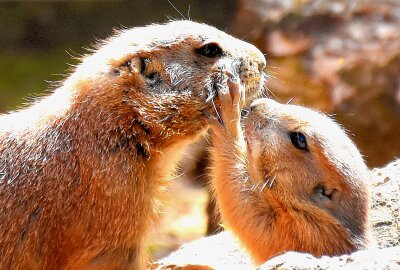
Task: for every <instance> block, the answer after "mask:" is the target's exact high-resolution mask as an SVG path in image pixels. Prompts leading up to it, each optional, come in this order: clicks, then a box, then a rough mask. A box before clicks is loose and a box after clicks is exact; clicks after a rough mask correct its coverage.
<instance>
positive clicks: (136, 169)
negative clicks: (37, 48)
mask: <svg viewBox="0 0 400 270" xmlns="http://www.w3.org/2000/svg"><path fill="white" fill-rule="evenodd" d="M207 42H215V43H217V44H219V46H220V47H221V48H222V49H223V51H224V55H222V56H220V57H217V58H207V57H204V56H201V55H198V54H197V53H196V52H195V49H196V48H199V47H200V46H202V45H203V44H206V43H207ZM264 67H265V58H264V56H263V55H262V54H261V52H260V51H258V50H257V49H256V48H255V47H254V46H252V45H250V44H247V43H245V42H242V41H239V40H237V39H235V38H233V37H231V36H229V35H227V34H225V33H223V32H221V31H218V30H217V29H215V28H213V27H210V26H207V25H204V24H198V23H194V22H190V21H174V22H169V23H167V24H164V25H150V26H147V27H140V28H133V29H127V30H123V31H120V32H119V33H117V34H116V35H115V36H113V37H111V38H109V39H108V40H106V41H104V42H103V43H102V44H100V45H99V46H98V48H97V49H96V50H94V51H93V54H91V55H88V56H86V57H84V58H83V59H82V63H81V64H79V65H78V66H77V67H76V69H75V71H74V72H73V73H72V74H71V75H70V76H69V77H68V78H67V79H66V80H65V81H64V82H63V83H62V84H61V85H60V87H59V88H57V89H55V90H54V91H53V93H52V94H50V95H49V96H47V97H44V98H41V99H40V100H37V102H36V103H34V104H32V105H31V106H29V107H27V108H25V109H22V110H19V111H16V112H11V113H9V114H5V115H2V116H0V268H1V269H144V268H145V263H146V261H147V255H146V253H147V252H146V251H145V250H146V245H145V243H146V236H147V234H148V231H149V228H150V227H151V225H152V223H154V222H155V220H156V217H157V214H158V212H159V211H160V207H162V200H163V199H162V192H163V191H164V190H165V189H166V184H167V180H168V178H169V177H170V175H171V173H173V171H174V169H175V165H176V163H177V162H178V160H179V158H180V156H181V152H182V151H183V149H184V147H185V146H186V145H187V144H188V143H189V142H191V141H193V140H194V139H195V138H196V137H197V136H199V135H200V134H201V133H202V132H203V131H204V130H205V129H206V128H207V123H206V118H207V116H208V115H210V114H212V113H213V112H214V107H213V106H212V102H213V100H214V96H215V89H214V82H215V80H216V79H217V78H218V77H219V76H220V74H221V71H222V70H224V69H225V70H229V71H230V72H231V73H234V74H237V75H238V76H240V78H241V80H242V82H243V83H246V84H247V85H248V88H247V91H248V92H249V93H252V94H254V93H256V92H258V91H260V90H262V88H263V80H264V79H263V78H264V75H263V74H264V73H263V71H262V69H263V68H264ZM21 79H23V78H21ZM10 91H11V90H10Z"/></svg>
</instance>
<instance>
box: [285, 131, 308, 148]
mask: <svg viewBox="0 0 400 270" xmlns="http://www.w3.org/2000/svg"><path fill="white" fill-rule="evenodd" d="M289 136H290V141H291V142H292V144H293V145H294V147H296V148H297V149H300V150H304V151H308V148H307V140H306V136H304V135H303V133H300V132H290V134H289Z"/></svg>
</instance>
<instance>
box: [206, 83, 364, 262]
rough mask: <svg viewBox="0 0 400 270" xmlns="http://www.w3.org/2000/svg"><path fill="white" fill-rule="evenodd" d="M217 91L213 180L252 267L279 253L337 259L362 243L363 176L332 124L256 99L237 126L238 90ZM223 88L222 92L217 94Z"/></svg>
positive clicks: (321, 117) (224, 213) (357, 159)
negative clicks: (218, 98) (324, 256)
mask: <svg viewBox="0 0 400 270" xmlns="http://www.w3.org/2000/svg"><path fill="white" fill-rule="evenodd" d="M227 85H228V88H227V89H226V90H224V91H220V92H219V93H218V95H219V97H220V102H221V117H222V122H223V123H224V125H223V126H222V125H220V124H219V122H218V121H212V129H213V149H212V152H211V153H212V159H213V165H212V177H213V186H214V188H215V193H216V198H217V203H218V206H219V210H220V213H221V216H222V220H223V222H224V223H226V225H227V227H228V228H230V229H231V230H232V231H233V232H234V233H235V234H236V235H237V236H238V238H239V240H240V241H241V242H242V243H243V245H244V246H245V247H246V248H247V249H248V251H249V252H250V253H251V255H252V256H253V258H254V260H255V262H256V263H262V262H264V261H266V260H268V259H270V258H271V257H274V256H276V255H279V254H280V253H283V252H285V251H290V250H292V251H299V252H306V253H311V254H313V255H315V256H322V255H331V256H333V255H340V254H345V253H350V252H352V251H355V250H358V249H362V248H364V247H365V246H366V245H367V236H366V235H367V228H366V227H367V211H368V188H367V182H368V178H369V171H368V169H367V167H366V165H365V163H364V161H363V159H362V156H361V154H360V153H359V151H358V149H357V148H356V147H355V145H354V144H353V143H352V142H351V140H350V139H349V138H348V137H347V136H346V134H345V132H344V131H343V130H342V129H341V128H340V127H339V125H337V124H336V123H335V122H334V121H333V120H332V119H329V118H328V117H326V116H324V115H323V114H321V113H318V112H315V111H313V110H310V109H307V108H304V107H300V106H295V105H284V104H280V103H278V102H275V101H273V100H271V99H258V100H256V101H254V102H253V103H252V105H251V107H250V108H251V109H250V111H249V114H248V115H247V116H245V117H244V119H243V124H244V131H243V130H242V127H241V123H240V115H241V110H240V109H241V106H242V105H241V104H242V103H243V102H242V101H241V99H243V96H244V91H243V89H242V87H241V85H240V83H238V82H234V81H233V79H229V80H228V81H227ZM221 89H223V88H221Z"/></svg>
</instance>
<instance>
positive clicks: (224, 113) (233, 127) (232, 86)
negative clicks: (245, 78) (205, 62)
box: [217, 71, 245, 137]
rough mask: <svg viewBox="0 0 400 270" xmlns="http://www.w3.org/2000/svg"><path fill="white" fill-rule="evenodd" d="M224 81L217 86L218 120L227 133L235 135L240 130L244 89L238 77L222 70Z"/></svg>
mask: <svg viewBox="0 0 400 270" xmlns="http://www.w3.org/2000/svg"><path fill="white" fill-rule="evenodd" d="M224 76H225V79H224V83H223V84H220V85H219V86H220V87H218V88H217V95H218V98H219V101H220V110H219V111H220V114H219V117H220V121H221V122H222V123H223V126H224V127H225V130H226V132H227V133H228V134H229V135H232V136H234V137H237V136H238V135H239V133H240V132H241V128H240V117H241V110H242V108H243V106H244V103H245V89H244V86H243V85H241V84H240V79H239V78H238V77H236V76H234V75H233V74H231V73H230V72H228V71H224Z"/></svg>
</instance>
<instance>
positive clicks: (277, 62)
mask: <svg viewBox="0 0 400 270" xmlns="http://www.w3.org/2000/svg"><path fill="white" fill-rule="evenodd" d="M235 29H236V35H237V36H238V37H243V38H245V39H246V40H248V41H251V42H253V43H254V44H256V45H257V46H258V47H259V48H260V49H261V50H262V51H263V52H265V53H266V55H267V59H268V61H269V73H270V75H271V78H270V80H269V85H268V86H269V89H270V90H271V92H272V94H271V96H272V97H276V98H278V99H281V100H282V101H284V102H285V101H287V100H288V99H292V98H293V102H295V103H300V104H305V105H309V106H312V107H315V108H318V109H320V110H322V111H325V112H328V113H333V114H335V115H336V118H337V119H338V120H339V122H341V123H343V124H344V126H345V127H346V128H348V129H349V130H350V132H351V133H353V134H354V135H355V137H354V139H355V141H356V143H357V145H358V146H359V147H360V149H361V151H362V152H363V153H364V154H365V155H366V160H367V162H368V164H369V165H370V166H371V167H376V166H382V165H383V164H386V163H387V162H389V161H390V160H393V158H394V157H396V156H398V155H399V154H400V140H399V139H398V137H397V134H399V132H400V77H399V74H400V31H399V29H400V1H397V0H380V1H374V0H364V1H352V0H332V1H325V0H305V1H294V0H241V1H239V8H238V15H237V17H236V24H235ZM371 142H373V143H371Z"/></svg>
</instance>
